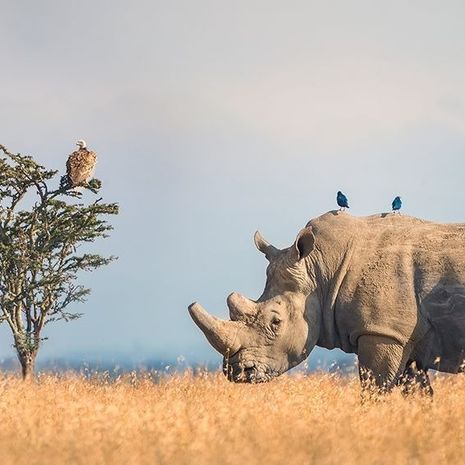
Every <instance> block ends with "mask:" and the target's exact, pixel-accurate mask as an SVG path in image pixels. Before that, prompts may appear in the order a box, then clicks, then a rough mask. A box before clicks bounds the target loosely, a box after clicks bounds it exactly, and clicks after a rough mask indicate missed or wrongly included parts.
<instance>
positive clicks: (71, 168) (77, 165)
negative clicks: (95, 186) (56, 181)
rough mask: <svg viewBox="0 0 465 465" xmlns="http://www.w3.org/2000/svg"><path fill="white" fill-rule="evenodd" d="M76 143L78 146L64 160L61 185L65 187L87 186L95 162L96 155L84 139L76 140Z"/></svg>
mask: <svg viewBox="0 0 465 465" xmlns="http://www.w3.org/2000/svg"><path fill="white" fill-rule="evenodd" d="M76 145H77V146H78V147H79V148H78V150H76V151H75V152H73V153H72V154H71V155H70V156H69V158H68V161H67V162H66V176H65V177H64V178H65V179H63V181H62V187H66V188H67V189H74V188H75V187H80V186H87V184H88V183H89V181H90V180H91V179H92V176H93V175H94V171H95V165H96V164H97V155H96V154H95V152H91V151H90V150H89V149H88V148H87V144H86V142H85V141H84V140H78V141H77V142H76Z"/></svg>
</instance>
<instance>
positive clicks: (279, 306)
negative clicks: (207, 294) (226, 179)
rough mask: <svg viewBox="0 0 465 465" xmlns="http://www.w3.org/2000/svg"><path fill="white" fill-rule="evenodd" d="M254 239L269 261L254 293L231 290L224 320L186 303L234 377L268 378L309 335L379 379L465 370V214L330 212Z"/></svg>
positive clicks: (381, 383)
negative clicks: (453, 220)
mask: <svg viewBox="0 0 465 465" xmlns="http://www.w3.org/2000/svg"><path fill="white" fill-rule="evenodd" d="M255 244H256V246H257V248H258V250H260V251H261V252H263V253H264V254H265V256H266V258H267V260H268V261H269V265H268V268H267V270H266V274H267V279H266V285H265V289H264V291H263V294H262V295H261V297H260V298H259V299H258V300H256V301H253V300H250V299H247V298H246V297H243V296H241V295H239V294H237V293H233V294H231V295H230V296H229V297H228V299H227V304H228V307H229V313H230V319H231V320H230V321H224V320H220V319H218V318H216V317H214V316H212V315H210V314H209V313H207V312H206V311H205V310H204V309H203V308H202V307H201V306H200V305H199V304H197V303H194V304H192V305H191V306H190V307H189V311H190V314H191V316H192V318H193V319H194V321H195V323H196V324H197V325H198V326H199V328H200V329H201V330H202V331H203V333H204V334H205V336H206V337H207V339H208V340H209V342H210V343H211V344H212V345H213V347H214V348H215V349H217V350H218V351H219V352H220V353H221V354H223V355H224V367H225V374H226V375H227V376H228V378H229V379H230V380H232V381H236V382H265V381H269V380H271V379H272V378H273V377H276V376H278V375H280V374H282V373H284V372H285V371H287V370H289V369H290V368H292V367H294V366H296V365H297V364H299V363H300V362H302V361H303V360H304V359H305V358H306V357H307V356H308V355H309V353H310V351H311V350H312V349H313V347H314V346H315V345H318V346H320V347H325V348H327V349H333V348H336V347H337V348H340V349H342V350H343V351H345V352H348V353H356V354H357V355H358V359H359V367H360V372H361V379H362V381H364V380H366V379H367V373H368V374H369V375H370V379H371V380H372V381H373V380H374V382H375V383H376V385H377V387H378V388H379V389H380V390H390V389H391V388H392V387H393V386H394V385H396V384H398V383H401V382H405V383H410V382H412V380H414V379H415V380H419V381H420V382H421V386H422V387H423V389H424V390H425V392H428V393H431V392H432V391H431V387H430V385H429V380H428V375H427V370H428V369H430V368H434V369H436V370H439V371H444V372H449V373H457V372H459V371H463V367H464V364H463V361H464V356H465V224H450V225H444V224H436V223H432V222H428V221H423V220H420V219H417V218H413V217H407V216H400V215H392V214H391V215H389V214H381V215H373V216H369V217H364V218H356V217H352V216H350V215H349V214H347V213H338V212H328V213H326V214H324V215H322V216H320V217H318V218H316V219H313V220H311V221H310V222H309V223H308V224H307V225H306V227H305V228H304V229H303V230H302V231H301V232H300V233H299V234H298V235H297V238H296V240H295V242H294V244H293V245H292V246H291V247H288V248H286V249H283V250H279V249H277V248H276V247H274V246H272V245H270V244H269V243H268V242H266V241H265V240H264V239H263V237H262V236H261V235H260V234H259V233H258V232H257V233H256V234H255Z"/></svg>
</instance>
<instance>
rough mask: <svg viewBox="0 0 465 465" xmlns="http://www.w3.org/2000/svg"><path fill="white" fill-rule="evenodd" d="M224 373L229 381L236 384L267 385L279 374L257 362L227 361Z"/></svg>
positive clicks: (224, 364) (224, 363)
mask: <svg viewBox="0 0 465 465" xmlns="http://www.w3.org/2000/svg"><path fill="white" fill-rule="evenodd" d="M223 373H224V375H225V376H226V377H227V378H228V380H229V381H232V382H234V383H249V384H258V383H267V382H268V381H271V380H272V379H273V378H275V377H276V376H278V373H276V372H274V371H273V370H271V369H270V368H269V367H267V366H266V365H263V364H257V363H255V362H231V360H227V359H225V360H224V362H223Z"/></svg>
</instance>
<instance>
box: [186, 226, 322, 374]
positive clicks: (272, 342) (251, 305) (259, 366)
mask: <svg viewBox="0 0 465 465" xmlns="http://www.w3.org/2000/svg"><path fill="white" fill-rule="evenodd" d="M254 240H255V245H256V246H257V249H258V250H259V251H260V252H262V253H263V254H264V255H265V257H266V258H267V260H268V261H269V265H268V267H267V271H266V274H267V279H266V285H265V289H264V291H263V294H262V295H261V297H260V298H259V299H258V300H256V301H254V300H250V299H248V298H246V297H243V296H241V295H240V294H237V293H232V294H231V295H229V297H228V298H227V304H228V307H229V315H230V320H228V321H225V320H221V319H219V318H216V317H215V316H212V315H210V314H209V313H208V312H207V311H206V310H205V309H204V308H203V307H202V306H201V305H200V304H198V303H193V304H192V305H190V306H189V312H190V314H191V316H192V318H193V320H194V321H195V323H196V324H197V326H198V327H199V328H200V329H201V330H202V331H203V333H204V334H205V336H206V337H207V339H208V341H209V342H210V344H211V345H212V346H213V347H214V348H215V349H216V350H217V351H218V352H220V353H221V354H222V355H223V356H224V362H223V371H224V373H225V375H226V376H227V377H228V379H229V380H231V381H235V382H248V383H258V382H266V381H269V380H271V379H272V378H274V377H276V376H279V375H280V374H282V373H284V372H285V371H287V370H289V369H290V368H292V367H294V366H296V365H297V364H299V363H300V362H301V361H302V360H304V359H305V358H306V357H307V356H308V354H309V353H310V351H311V350H312V349H313V347H314V346H315V344H316V341H317V340H318V335H319V326H320V316H319V315H320V311H319V304H318V299H317V297H316V289H315V279H314V276H313V271H312V270H313V266H312V251H313V249H314V235H313V232H312V229H311V227H307V228H305V229H303V230H302V231H301V232H300V233H299V234H298V236H297V239H296V240H295V242H294V244H293V245H292V246H291V247H289V248H286V249H283V250H279V249H277V248H276V247H274V246H272V245H270V244H269V243H268V242H267V241H266V240H265V239H263V237H262V236H261V235H260V233H259V232H258V231H257V232H256V233H255V237H254Z"/></svg>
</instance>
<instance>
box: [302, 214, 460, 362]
mask: <svg viewBox="0 0 465 465" xmlns="http://www.w3.org/2000/svg"><path fill="white" fill-rule="evenodd" d="M309 225H311V226H312V228H313V229H314V231H315V237H316V240H315V244H316V247H317V248H318V249H319V250H321V256H322V257H325V258H324V260H326V257H328V262H329V265H327V264H325V265H324V272H326V273H337V271H336V268H337V266H336V263H346V264H345V265H344V269H343V270H342V273H343V274H344V276H343V279H339V280H338V281H339V282H340V285H339V287H338V289H335V290H334V293H337V297H336V298H335V299H333V307H334V308H333V309H329V308H326V309H325V311H328V312H330V313H331V312H333V313H334V321H335V322H336V325H337V327H338V334H339V339H340V341H339V342H340V346H341V348H342V349H343V350H346V351H348V352H352V351H354V352H356V350H357V339H358V337H359V336H360V335H362V334H382V335H385V336H390V337H393V338H394V339H396V340H399V341H400V342H401V343H403V344H407V343H410V344H412V345H418V347H421V351H422V354H421V356H422V357H423V359H424V362H425V364H428V365H430V364H431V363H433V361H434V360H436V361H437V359H438V358H439V359H441V364H442V365H441V367H440V368H441V369H442V370H444V371H456V369H457V366H458V365H460V363H461V361H462V359H463V355H464V354H463V349H464V347H465V224H439V223H433V222H428V221H424V220H420V219H417V218H413V217H408V216H403V215H402V216H400V215H392V214H388V215H386V214H383V215H373V216H369V217H365V218H356V217H352V216H350V215H348V214H344V213H343V214H335V213H334V212H330V213H328V214H326V215H323V216H322V217H319V218H317V219H315V220H312V221H311V222H310V223H309ZM347 256H349V257H350V258H349V259H348V260H347V259H346V260H344V257H347ZM328 282H329V281H328Z"/></svg>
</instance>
